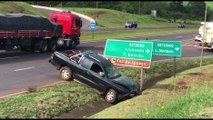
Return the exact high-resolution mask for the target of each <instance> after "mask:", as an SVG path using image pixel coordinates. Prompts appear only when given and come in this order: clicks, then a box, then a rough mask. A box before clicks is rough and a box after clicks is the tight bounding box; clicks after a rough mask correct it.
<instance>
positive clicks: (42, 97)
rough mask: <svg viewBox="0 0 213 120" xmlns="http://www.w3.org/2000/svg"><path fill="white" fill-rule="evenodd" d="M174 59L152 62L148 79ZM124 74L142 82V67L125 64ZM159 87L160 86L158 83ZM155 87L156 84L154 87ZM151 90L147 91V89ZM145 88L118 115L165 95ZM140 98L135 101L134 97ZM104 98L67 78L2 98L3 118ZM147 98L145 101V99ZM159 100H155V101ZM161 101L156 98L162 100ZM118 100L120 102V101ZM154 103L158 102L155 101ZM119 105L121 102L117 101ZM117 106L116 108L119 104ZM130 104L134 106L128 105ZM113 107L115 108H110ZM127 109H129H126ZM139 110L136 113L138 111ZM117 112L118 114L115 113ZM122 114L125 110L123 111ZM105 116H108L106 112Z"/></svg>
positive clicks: (40, 114)
mask: <svg viewBox="0 0 213 120" xmlns="http://www.w3.org/2000/svg"><path fill="white" fill-rule="evenodd" d="M198 61H199V59H195V60H191V59H188V60H187V59H186V60H177V64H178V68H177V70H178V69H180V68H185V67H186V66H194V65H195V64H197V65H198V64H199V63H198ZM203 62H204V63H203V64H209V63H213V58H205V59H204V61H203ZM172 65H173V62H172V60H171V61H164V62H162V61H161V62H155V63H153V65H152V68H151V69H149V71H146V75H145V80H148V79H149V78H152V77H158V76H159V74H162V73H167V72H169V71H170V72H171V71H172ZM119 71H120V72H121V73H122V74H124V75H126V76H129V77H131V78H133V80H136V82H137V83H138V82H139V79H140V69H134V68H129V69H127V68H124V69H121V70H119ZM157 87H159V86H157ZM150 90H152V88H150ZM146 93H147V92H146ZM146 93H145V92H144V93H143V94H142V95H140V96H138V97H135V98H133V99H131V100H133V102H132V101H130V100H126V101H124V102H121V103H119V104H120V105H122V106H123V107H121V108H119V109H117V110H115V111H113V112H114V113H116V115H120V114H121V113H120V112H119V111H123V110H126V111H128V109H130V108H131V109H135V108H134V107H132V106H133V105H134V104H136V103H138V102H137V101H141V102H140V103H141V104H144V105H147V107H150V103H147V102H148V101H151V100H152V99H153V98H150V97H152V96H154V97H155V98H156V97H157V98H158V97H161V96H159V95H161V94H159V93H157V92H156V93H157V95H158V96H156V94H155V95H152V94H151V95H147V94H146ZM135 99H136V100H137V101H134V100H135ZM96 100H103V99H102V97H100V93H99V92H98V91H97V90H95V89H93V88H91V87H88V86H85V85H82V84H79V83H76V82H74V81H72V82H66V83H63V84H61V85H57V86H54V87H48V88H44V89H42V90H37V92H33V93H29V94H23V95H17V96H11V97H8V98H6V99H4V100H1V101H0V108H1V109H0V118H52V117H56V116H58V115H60V114H61V113H64V112H65V111H68V110H73V109H75V108H78V107H79V106H80V105H84V104H85V103H86V102H88V101H96ZM144 100H145V101H144ZM153 100H158V99H153ZM153 102H155V101H153ZM158 102H159V101H157V102H156V104H158ZM119 104H118V105H119ZM153 105H154V104H153ZM116 106H117V105H116ZM116 106H113V107H112V108H116ZM126 106H128V107H130V108H126ZM140 107H141V106H140V105H138V107H137V109H141V108H140ZM109 110H110V111H111V108H109ZM131 112H132V111H130V110H129V111H128V114H131ZM123 113H125V112H123ZM107 114H108V116H109V117H111V116H110V115H112V114H111V113H107ZM128 114H126V115H128ZM135 114H136V113H135ZM114 115H115V114H114ZM121 115H122V114H121ZM102 117H105V116H102Z"/></svg>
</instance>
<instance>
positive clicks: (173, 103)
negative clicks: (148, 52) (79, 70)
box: [88, 58, 213, 119]
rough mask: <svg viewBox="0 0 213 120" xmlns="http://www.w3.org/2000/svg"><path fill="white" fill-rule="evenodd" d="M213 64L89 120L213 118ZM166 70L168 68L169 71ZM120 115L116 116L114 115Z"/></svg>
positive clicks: (150, 89) (167, 82)
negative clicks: (111, 119) (103, 119)
mask: <svg viewBox="0 0 213 120" xmlns="http://www.w3.org/2000/svg"><path fill="white" fill-rule="evenodd" d="M211 59H213V58H211ZM212 67H213V64H210V65H206V66H203V67H202V71H201V69H200V68H199V67H197V68H193V69H190V70H187V71H184V72H182V73H179V74H178V75H177V76H176V77H175V78H174V77H170V78H168V79H165V80H163V81H161V82H158V83H157V84H156V85H155V86H153V87H151V88H149V89H147V90H145V91H143V93H142V95H139V96H137V97H134V98H132V99H130V100H126V101H124V102H122V103H119V104H117V105H115V106H112V107H109V108H106V109H105V110H103V111H101V112H99V113H97V114H95V115H92V116H90V117H88V118H90V119H91V118H92V119H94V118H115V119H117V118H145V119H147V118H158V119H159V118H161V119H162V118H167V119H169V118H170V119H171V118H211V117H212V116H213V111H212V108H213V107H212V106H213V89H212V87H213V81H212V77H213V76H212V73H213V69H212ZM165 68H166V67H165ZM113 113H116V114H113Z"/></svg>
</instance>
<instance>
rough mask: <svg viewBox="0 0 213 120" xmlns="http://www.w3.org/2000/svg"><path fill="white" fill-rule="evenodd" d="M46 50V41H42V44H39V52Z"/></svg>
mask: <svg viewBox="0 0 213 120" xmlns="http://www.w3.org/2000/svg"><path fill="white" fill-rule="evenodd" d="M47 50H48V44H47V41H46V40H44V41H42V43H41V48H40V52H47Z"/></svg>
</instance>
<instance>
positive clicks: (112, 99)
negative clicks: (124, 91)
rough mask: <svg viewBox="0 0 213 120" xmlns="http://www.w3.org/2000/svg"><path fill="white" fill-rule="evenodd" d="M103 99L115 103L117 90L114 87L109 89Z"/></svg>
mask: <svg viewBox="0 0 213 120" xmlns="http://www.w3.org/2000/svg"><path fill="white" fill-rule="evenodd" d="M105 100H106V101H107V102H109V103H111V104H115V103H117V100H118V92H117V91H116V90H114V89H109V90H108V91H107V92H106V94H105Z"/></svg>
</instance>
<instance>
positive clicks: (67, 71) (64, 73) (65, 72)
mask: <svg viewBox="0 0 213 120" xmlns="http://www.w3.org/2000/svg"><path fill="white" fill-rule="evenodd" d="M59 73H60V74H59V75H60V78H61V79H62V80H65V81H69V80H73V74H72V70H71V68H69V67H67V66H64V67H62V68H61V69H60V72H59Z"/></svg>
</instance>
